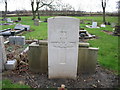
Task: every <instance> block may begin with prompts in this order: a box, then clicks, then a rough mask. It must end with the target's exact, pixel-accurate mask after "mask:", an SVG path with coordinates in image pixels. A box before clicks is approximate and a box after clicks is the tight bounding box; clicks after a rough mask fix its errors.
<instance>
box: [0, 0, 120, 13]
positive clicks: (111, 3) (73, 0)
mask: <svg viewBox="0 0 120 90" xmlns="http://www.w3.org/2000/svg"><path fill="white" fill-rule="evenodd" d="M0 1H2V0H0ZM117 1H119V0H108V2H107V6H106V11H107V12H114V11H117V8H116V7H117V3H116V2H117ZM62 2H63V3H69V4H70V5H72V6H73V7H74V8H75V10H82V11H88V12H89V11H92V12H97V11H102V7H101V0H62ZM4 8H5V7H4V3H0V9H1V10H4ZM23 9H26V10H31V5H30V0H9V2H8V10H9V11H14V10H23Z"/></svg>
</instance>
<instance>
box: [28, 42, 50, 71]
mask: <svg viewBox="0 0 120 90" xmlns="http://www.w3.org/2000/svg"><path fill="white" fill-rule="evenodd" d="M39 43H40V45H39V44H36V43H32V44H30V45H29V53H28V58H29V66H30V70H31V71H33V72H40V73H47V72H48V47H47V42H46V41H40V42H39Z"/></svg>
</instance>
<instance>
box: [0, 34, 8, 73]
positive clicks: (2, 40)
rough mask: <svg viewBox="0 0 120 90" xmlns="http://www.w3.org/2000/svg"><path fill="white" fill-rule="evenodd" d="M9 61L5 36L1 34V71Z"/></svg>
mask: <svg viewBox="0 0 120 90" xmlns="http://www.w3.org/2000/svg"><path fill="white" fill-rule="evenodd" d="M6 61H7V58H6V53H5V47H4V39H3V36H0V72H2V70H4V69H5V67H4V65H5V63H6Z"/></svg>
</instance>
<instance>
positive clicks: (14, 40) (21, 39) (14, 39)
mask: <svg viewBox="0 0 120 90" xmlns="http://www.w3.org/2000/svg"><path fill="white" fill-rule="evenodd" d="M9 43H10V44H15V45H25V36H9Z"/></svg>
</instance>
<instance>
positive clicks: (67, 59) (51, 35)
mask: <svg viewBox="0 0 120 90" xmlns="http://www.w3.org/2000/svg"><path fill="white" fill-rule="evenodd" d="M78 43H79V19H76V18H72V17H65V16H58V17H52V18H49V19H48V75H49V78H50V79H51V78H70V79H75V78H76V76H77V62H78Z"/></svg>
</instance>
